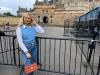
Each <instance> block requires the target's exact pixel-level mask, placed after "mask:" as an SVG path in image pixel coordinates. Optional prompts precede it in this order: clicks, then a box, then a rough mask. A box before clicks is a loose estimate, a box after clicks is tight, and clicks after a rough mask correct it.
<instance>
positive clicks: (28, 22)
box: [23, 15, 32, 25]
mask: <svg viewBox="0 0 100 75" xmlns="http://www.w3.org/2000/svg"><path fill="white" fill-rule="evenodd" d="M23 22H24V24H26V25H30V24H31V22H32V18H31V16H30V15H25V16H24V17H23Z"/></svg>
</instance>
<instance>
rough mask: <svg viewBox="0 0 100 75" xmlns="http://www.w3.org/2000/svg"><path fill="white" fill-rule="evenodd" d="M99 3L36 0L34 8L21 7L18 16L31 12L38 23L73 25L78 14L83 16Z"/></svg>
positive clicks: (82, 0) (85, 0) (80, 0)
mask: <svg viewBox="0 0 100 75" xmlns="http://www.w3.org/2000/svg"><path fill="white" fill-rule="evenodd" d="M99 4H100V0H49V1H48V0H44V1H39V0H36V2H35V4H34V5H33V8H32V9H30V10H27V8H21V7H19V10H18V11H17V14H18V16H19V17H18V18H20V16H22V14H23V13H25V12H29V13H30V14H31V15H33V16H34V17H35V19H36V21H37V22H38V23H42V24H45V25H60V26H61V25H62V26H63V25H64V22H65V21H67V22H68V23H69V24H70V26H73V23H74V21H75V19H76V18H77V17H78V16H81V15H82V14H84V13H86V12H87V11H89V10H91V9H93V8H94V7H96V6H98V5H99ZM13 18H14V17H13ZM15 18H16V17H15ZM18 18H17V20H15V21H16V24H17V23H18V22H19V20H18ZM12 20H14V19H12ZM15 21H13V22H15ZM7 22H8V19H7Z"/></svg>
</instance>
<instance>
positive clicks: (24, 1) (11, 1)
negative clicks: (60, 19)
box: [0, 0, 35, 15]
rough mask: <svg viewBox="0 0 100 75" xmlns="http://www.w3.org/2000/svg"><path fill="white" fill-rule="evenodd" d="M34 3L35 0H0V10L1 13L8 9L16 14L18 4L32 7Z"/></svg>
mask: <svg viewBox="0 0 100 75" xmlns="http://www.w3.org/2000/svg"><path fill="white" fill-rule="evenodd" d="M34 3H35V0H0V8H1V9H0V11H1V12H2V13H3V12H4V11H5V12H6V11H10V12H12V13H13V14H15V15H16V14H17V13H16V11H17V10H18V7H19V6H21V7H23V8H28V9H30V8H33V4H34Z"/></svg>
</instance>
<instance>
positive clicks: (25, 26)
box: [23, 24, 32, 28]
mask: <svg viewBox="0 0 100 75" xmlns="http://www.w3.org/2000/svg"><path fill="white" fill-rule="evenodd" d="M23 27H24V28H27V27H32V25H30V26H27V25H25V24H24V25H23Z"/></svg>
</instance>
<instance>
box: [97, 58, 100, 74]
mask: <svg viewBox="0 0 100 75" xmlns="http://www.w3.org/2000/svg"><path fill="white" fill-rule="evenodd" d="M99 72H100V56H99V62H98V69H97V74H96V75H99Z"/></svg>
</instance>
